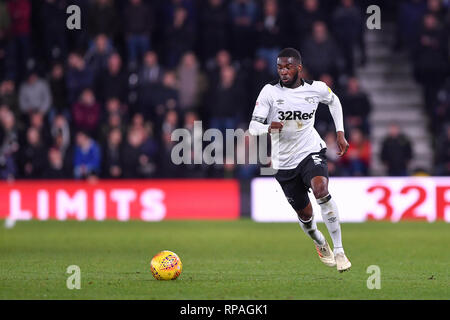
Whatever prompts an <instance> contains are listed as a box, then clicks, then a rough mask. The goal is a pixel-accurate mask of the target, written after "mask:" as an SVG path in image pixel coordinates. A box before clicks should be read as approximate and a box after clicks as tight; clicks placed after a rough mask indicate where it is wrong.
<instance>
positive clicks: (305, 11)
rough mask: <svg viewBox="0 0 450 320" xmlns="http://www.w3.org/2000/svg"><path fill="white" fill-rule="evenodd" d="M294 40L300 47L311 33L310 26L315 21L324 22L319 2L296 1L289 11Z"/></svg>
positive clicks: (324, 17)
mask: <svg viewBox="0 0 450 320" xmlns="http://www.w3.org/2000/svg"><path fill="white" fill-rule="evenodd" d="M291 15H292V17H291V20H292V22H293V30H294V34H295V37H296V38H297V39H296V40H294V41H295V42H296V44H297V46H299V47H301V45H302V39H305V38H307V37H308V36H309V35H310V34H311V33H312V26H313V24H314V23H315V22H316V21H326V16H325V13H324V12H323V11H322V10H321V8H320V3H319V0H296V1H294V2H293V7H292V10H291Z"/></svg>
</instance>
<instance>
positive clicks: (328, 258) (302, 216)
mask: <svg viewBox="0 0 450 320" xmlns="http://www.w3.org/2000/svg"><path fill="white" fill-rule="evenodd" d="M305 196H306V198H307V199H308V205H307V206H306V207H305V208H303V209H297V210H296V212H297V216H298V220H299V224H300V227H301V228H302V229H303V231H304V232H305V234H306V235H308V236H309V237H310V238H311V239H313V241H314V245H315V246H316V251H317V253H318V255H319V258H320V261H322V262H323V263H324V264H325V265H327V266H329V267H334V266H336V261H335V258H334V254H333V251H332V250H331V248H330V245H329V244H328V241H327V240H326V239H325V237H324V236H323V234H322V232H320V230H319V229H318V228H317V224H316V221H315V220H314V215H313V209H312V206H311V202H309V198H308V195H307V194H305ZM294 209H295V208H294Z"/></svg>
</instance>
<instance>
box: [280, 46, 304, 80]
mask: <svg viewBox="0 0 450 320" xmlns="http://www.w3.org/2000/svg"><path fill="white" fill-rule="evenodd" d="M302 68H303V66H302V56H301V55H300V52H298V50H296V49H294V48H285V49H283V50H281V51H280V53H279V54H278V58H277V71H278V75H279V76H280V80H281V82H282V83H283V85H285V86H287V87H289V86H291V85H293V84H294V83H295V82H296V81H297V79H298V75H299V73H300V72H301V71H302Z"/></svg>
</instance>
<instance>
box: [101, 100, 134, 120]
mask: <svg viewBox="0 0 450 320" xmlns="http://www.w3.org/2000/svg"><path fill="white" fill-rule="evenodd" d="M105 111H106V113H107V114H111V113H118V114H119V115H120V116H121V117H122V118H123V119H124V121H125V122H126V121H128V119H127V118H128V106H127V105H126V104H124V103H122V102H121V101H120V100H119V98H117V97H111V98H109V99H108V100H106V103H105Z"/></svg>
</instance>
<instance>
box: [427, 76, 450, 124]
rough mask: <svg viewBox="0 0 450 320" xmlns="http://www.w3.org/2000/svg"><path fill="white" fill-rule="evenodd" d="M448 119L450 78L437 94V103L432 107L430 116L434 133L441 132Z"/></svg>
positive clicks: (449, 113) (449, 114)
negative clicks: (432, 111) (431, 115)
mask: <svg viewBox="0 0 450 320" xmlns="http://www.w3.org/2000/svg"><path fill="white" fill-rule="evenodd" d="M449 119H450V78H449V79H447V81H446V82H445V83H444V85H443V86H442V88H441V89H440V90H439V92H438V95H437V105H436V107H434V113H433V118H432V123H433V126H432V128H431V129H432V130H433V131H434V132H435V133H439V132H441V130H442V129H443V127H444V123H445V122H447V121H449Z"/></svg>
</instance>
